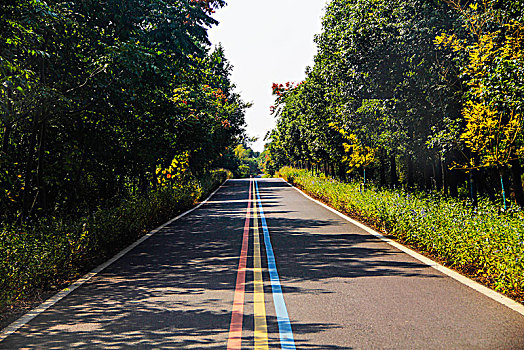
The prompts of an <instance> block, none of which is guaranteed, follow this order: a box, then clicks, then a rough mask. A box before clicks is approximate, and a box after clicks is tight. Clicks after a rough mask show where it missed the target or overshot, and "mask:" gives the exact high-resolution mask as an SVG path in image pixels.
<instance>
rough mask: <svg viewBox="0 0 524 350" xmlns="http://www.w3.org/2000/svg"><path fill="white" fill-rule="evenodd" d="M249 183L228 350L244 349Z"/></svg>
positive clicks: (249, 203)
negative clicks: (243, 323) (243, 326)
mask: <svg viewBox="0 0 524 350" xmlns="http://www.w3.org/2000/svg"><path fill="white" fill-rule="evenodd" d="M251 185H252V181H249V196H248V197H247V198H248V204H247V212H246V221H245V223H244V233H243V238H242V249H241V251H240V261H239V263H238V270H237V283H236V288H235V297H234V300H233V313H232V315H231V325H230V326H229V337H228V339H227V349H228V350H240V349H241V348H242V319H243V317H244V294H245V290H246V263H247V250H248V247H249V246H248V243H249V222H250V214H251V187H252V186H251Z"/></svg>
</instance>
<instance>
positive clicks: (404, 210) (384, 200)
mask: <svg viewBox="0 0 524 350" xmlns="http://www.w3.org/2000/svg"><path fill="white" fill-rule="evenodd" d="M277 175H278V176H281V177H282V178H284V179H285V180H287V181H288V182H290V183H291V184H293V185H295V186H297V187H299V188H301V189H302V190H304V191H305V192H307V193H309V194H311V195H313V196H314V197H316V198H319V199H320V200H322V201H324V202H326V203H327V204H329V205H330V206H332V207H333V208H335V209H337V210H339V211H341V212H345V213H347V214H349V215H350V216H353V217H356V218H358V219H360V220H362V221H364V222H367V223H369V224H371V225H373V226H375V227H376V228H378V229H380V230H381V231H382V232H384V233H386V234H388V235H392V236H394V237H395V238H396V239H398V240H399V241H401V242H403V243H406V244H408V245H411V246H413V247H415V248H417V249H418V250H421V251H422V252H425V253H427V254H429V255H431V256H433V257H435V258H436V259H437V260H439V261H441V262H442V263H444V264H445V265H447V266H449V267H452V268H454V269H457V270H459V271H461V272H463V273H465V274H466V275H468V276H470V277H473V278H475V279H477V280H479V281H481V282H482V283H484V284H486V285H488V286H490V287H492V288H494V289H495V290H497V291H499V292H501V293H504V294H506V295H508V296H510V297H512V298H514V299H515V300H518V301H520V302H524V212H523V211H522V209H521V208H519V207H513V208H510V209H509V210H507V211H506V212H501V210H500V208H499V207H498V206H496V205H494V204H493V203H491V202H489V201H488V200H481V201H480V202H479V204H478V206H477V207H473V206H472V205H471V203H469V202H467V201H462V200H458V199H454V198H447V197H443V196H440V195H438V194H428V193H420V192H419V193H408V192H405V191H403V190H402V189H379V188H375V187H368V188H366V190H365V191H362V192H361V191H360V184H359V183H342V182H339V181H336V180H334V179H331V178H328V177H325V176H323V175H321V176H314V175H313V174H312V173H310V172H308V171H306V170H299V169H294V168H289V167H285V168H282V169H281V170H280V171H279V172H278V174H277Z"/></svg>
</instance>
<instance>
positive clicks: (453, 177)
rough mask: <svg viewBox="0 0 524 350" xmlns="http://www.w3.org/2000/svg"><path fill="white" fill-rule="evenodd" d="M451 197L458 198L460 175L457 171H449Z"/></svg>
mask: <svg viewBox="0 0 524 350" xmlns="http://www.w3.org/2000/svg"><path fill="white" fill-rule="evenodd" d="M447 180H448V181H447V182H448V188H449V195H450V196H451V197H458V173H457V170H449V171H448V173H447Z"/></svg>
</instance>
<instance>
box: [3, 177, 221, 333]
mask: <svg viewBox="0 0 524 350" xmlns="http://www.w3.org/2000/svg"><path fill="white" fill-rule="evenodd" d="M228 181H229V180H226V181H224V182H223V183H222V184H221V185H220V186H219V187H218V188H217V189H216V190H215V191H213V193H211V194H210V195H209V196H208V197H207V198H206V199H205V200H204V201H203V202H200V203H199V204H198V205H197V206H195V207H193V208H191V209H189V210H187V211H185V212H183V213H182V214H180V215H178V216H177V217H175V218H174V219H171V220H169V221H168V222H166V223H165V224H163V225H161V226H159V227H157V228H155V229H154V230H152V231H150V232H149V233H147V234H146V235H145V236H142V237H141V238H140V239H138V240H137V241H135V242H134V243H131V244H130V245H129V246H127V247H126V248H124V249H123V250H121V251H120V252H119V253H117V254H116V255H115V256H113V257H112V258H111V259H109V260H107V261H106V262H104V263H102V264H100V265H98V266H97V267H95V268H94V269H93V270H91V271H90V272H88V273H87V274H85V275H84V276H82V277H81V278H79V279H78V280H76V281H75V282H74V283H73V284H71V285H70V286H68V287H66V288H64V289H62V290H61V291H59V292H58V293H56V294H55V295H53V296H52V297H50V298H49V299H47V300H46V301H44V302H43V303H42V304H40V305H39V306H37V307H36V308H34V309H32V310H31V311H29V312H27V313H26V314H24V315H23V316H21V317H20V318H18V319H17V320H16V321H13V322H12V323H11V324H10V325H8V326H7V327H5V328H4V329H2V331H1V332H0V342H2V341H3V340H4V339H5V338H7V337H8V336H9V335H11V334H13V333H14V332H16V331H17V330H18V329H20V328H21V327H23V326H24V325H26V324H27V323H28V322H30V321H31V320H32V319H33V318H35V317H36V316H38V315H40V314H41V313H42V312H44V311H45V310H47V309H49V308H50V307H51V306H53V305H54V304H56V303H57V302H59V301H60V300H62V299H63V298H64V297H66V296H67V295H69V294H70V293H71V292H73V291H74V290H75V289H77V288H78V287H80V286H81V285H83V284H84V283H86V282H87V281H89V280H90V279H91V278H93V277H94V276H96V275H97V274H99V273H100V272H102V271H103V270H104V269H106V268H107V267H108V266H110V265H111V264H113V263H114V262H115V261H117V260H118V259H120V258H121V257H123V256H124V255H126V254H127V253H129V252H130V251H131V250H133V249H134V248H135V247H136V246H138V245H139V244H141V243H142V242H144V241H145V240H146V239H148V238H149V237H151V236H152V235H154V234H155V233H157V232H158V231H160V230H161V229H163V228H164V227H166V226H167V225H169V224H171V223H172V222H174V221H176V220H178V219H180V218H181V217H183V216H186V215H187V214H189V213H191V212H192V211H194V210H196V209H198V208H200V207H201V206H202V205H204V204H205V203H207V201H208V200H209V199H210V198H211V197H213V196H214V195H215V193H217V192H218V190H219V189H221V188H222V187H223V186H224V185H225V184H226V182H228Z"/></svg>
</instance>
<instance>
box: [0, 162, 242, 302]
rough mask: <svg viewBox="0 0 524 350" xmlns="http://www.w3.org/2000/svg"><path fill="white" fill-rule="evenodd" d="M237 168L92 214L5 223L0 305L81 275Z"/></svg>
mask: <svg viewBox="0 0 524 350" xmlns="http://www.w3.org/2000/svg"><path fill="white" fill-rule="evenodd" d="M231 177H232V174H231V172H230V171H227V170H223V169H220V170H214V171H211V172H209V173H208V174H206V175H205V176H203V177H202V178H201V180H200V181H196V180H194V181H189V182H187V183H185V184H183V186H180V187H178V188H175V189H162V190H158V191H153V192H149V193H146V194H142V195H137V196H133V197H130V198H126V199H124V200H122V201H121V202H120V203H119V204H118V205H117V206H114V207H112V208H100V209H98V210H97V211H96V212H94V213H92V214H91V215H89V216H87V217H83V218H80V219H73V218H45V219H41V220H39V221H38V222H36V223H33V224H32V225H31V226H27V227H22V228H20V227H17V226H15V225H9V224H2V225H1V226H0V309H2V308H3V307H5V306H6V305H8V304H9V303H11V302H12V301H13V300H16V299H18V298H23V297H25V296H27V295H29V294H31V293H33V292H34V291H35V290H42V289H44V290H45V289H50V288H53V287H54V286H56V285H59V284H61V283H63V282H64V281H67V280H70V279H71V278H74V277H76V276H78V275H79V274H80V273H83V272H85V271H87V270H89V269H91V268H92V267H94V266H96V265H97V264H99V263H101V262H102V261H105V260H107V259H108V258H109V257H111V256H112V255H113V254H115V253H116V252H118V251H119V250H120V249H122V248H123V247H125V246H127V245H129V244H130V243H132V242H134V241H135V240H137V239H138V238H139V237H141V236H143V235H144V234H145V233H147V232H148V231H149V230H151V229H152V228H154V227H156V226H158V225H160V224H161V223H163V222H166V221H168V220H169V219H171V218H172V217H174V216H175V215H177V214H179V213H181V212H182V211H184V210H186V209H188V208H190V207H192V206H194V205H195V203H196V201H198V200H199V199H201V198H203V197H204V196H207V195H208V194H209V193H211V192H212V191H213V190H214V189H215V188H217V187H218V186H219V185H220V184H221V183H223V182H224V181H225V180H226V179H228V178H231Z"/></svg>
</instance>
